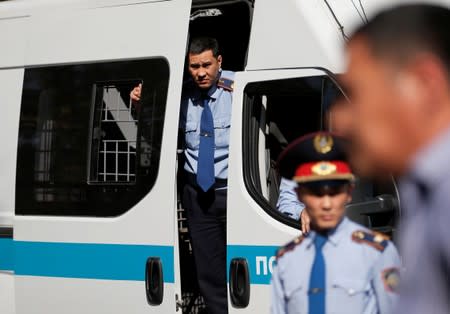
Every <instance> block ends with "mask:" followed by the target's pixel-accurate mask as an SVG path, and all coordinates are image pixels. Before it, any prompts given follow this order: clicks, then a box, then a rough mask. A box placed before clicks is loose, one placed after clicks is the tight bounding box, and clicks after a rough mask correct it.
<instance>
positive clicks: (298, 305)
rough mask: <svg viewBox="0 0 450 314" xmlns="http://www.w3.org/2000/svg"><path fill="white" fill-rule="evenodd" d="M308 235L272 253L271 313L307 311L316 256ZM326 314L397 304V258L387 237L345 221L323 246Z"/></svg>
mask: <svg viewBox="0 0 450 314" xmlns="http://www.w3.org/2000/svg"><path fill="white" fill-rule="evenodd" d="M315 235H316V234H315V232H314V231H312V232H310V234H309V235H308V236H307V237H299V238H297V239H296V240H294V241H293V242H291V243H289V244H288V245H286V246H285V247H283V248H281V249H280V250H279V252H278V254H277V256H278V259H277V265H276V267H275V269H274V273H273V276H272V283H271V285H272V307H271V313H272V314H285V313H289V314H293V313H308V285H309V278H310V272H311V268H312V264H313V261H314V256H315V248H314V237H315ZM322 251H323V255H324V259H325V273H326V275H325V282H326V283H325V285H326V288H325V302H326V304H325V310H326V312H327V313H343V314H351V313H355V314H361V313H383V314H384V313H390V312H391V310H392V307H393V306H394V305H395V304H394V303H395V301H396V300H397V297H398V295H397V293H396V288H397V282H398V276H399V268H400V259H399V255H398V253H397V249H396V248H395V246H394V245H393V243H392V242H390V241H389V240H387V238H386V237H384V236H382V235H380V234H375V233H373V232H371V231H369V230H368V229H366V228H365V227H363V226H361V225H358V224H356V223H354V222H352V221H350V220H349V219H348V218H344V219H343V220H342V221H341V223H340V224H339V225H338V226H337V228H336V229H335V230H334V231H333V232H331V233H330V234H329V236H328V240H327V242H326V243H325V245H324V247H323V248H322Z"/></svg>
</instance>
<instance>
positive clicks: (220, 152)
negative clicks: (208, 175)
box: [180, 70, 234, 179]
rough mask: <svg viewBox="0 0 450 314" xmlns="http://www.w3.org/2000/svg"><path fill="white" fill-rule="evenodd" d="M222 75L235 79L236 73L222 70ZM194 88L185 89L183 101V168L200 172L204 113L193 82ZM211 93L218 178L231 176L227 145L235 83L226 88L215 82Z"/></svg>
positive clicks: (215, 163)
mask: <svg viewBox="0 0 450 314" xmlns="http://www.w3.org/2000/svg"><path fill="white" fill-rule="evenodd" d="M220 78H222V79H224V78H225V79H227V80H226V83H228V82H230V81H232V80H233V79H234V72H231V71H224V70H222V71H221V74H220ZM192 85H193V86H192V87H191V88H187V89H186V90H184V92H183V97H182V100H181V114H180V129H182V130H184V132H185V145H186V147H185V150H184V153H185V156H186V158H185V160H186V162H185V164H184V169H185V170H186V171H188V172H190V173H197V161H198V150H199V146H200V119H201V116H202V112H203V100H202V95H201V91H200V90H199V89H198V88H196V87H195V86H194V84H193V83H192ZM208 96H209V97H210V98H211V99H210V101H209V106H210V108H211V111H212V114H213V118H214V141H215V149H214V171H215V176H216V178H221V179H227V178H228V146H229V138H230V122H231V103H232V100H233V92H232V86H229V88H224V87H221V86H217V85H213V86H212V87H211V88H210V89H209V91H208Z"/></svg>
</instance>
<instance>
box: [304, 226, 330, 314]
mask: <svg viewBox="0 0 450 314" xmlns="http://www.w3.org/2000/svg"><path fill="white" fill-rule="evenodd" d="M325 242H327V237H325V236H323V235H320V234H317V235H316V238H315V239H314V247H315V248H316V256H315V257H314V262H313V266H312V269H311V277H310V278H309V290H308V302H309V314H325V259H324V257H323V254H322V247H323V245H324V244H325Z"/></svg>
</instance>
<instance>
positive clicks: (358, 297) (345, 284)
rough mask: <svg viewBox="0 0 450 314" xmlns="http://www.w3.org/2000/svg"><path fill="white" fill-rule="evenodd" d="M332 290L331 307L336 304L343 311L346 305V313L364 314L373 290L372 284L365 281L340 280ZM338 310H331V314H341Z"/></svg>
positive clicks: (334, 284)
mask: <svg viewBox="0 0 450 314" xmlns="http://www.w3.org/2000/svg"><path fill="white" fill-rule="evenodd" d="M329 289H330V295H329V296H330V301H331V302H330V303H329V304H330V306H331V305H332V304H336V305H337V306H339V309H341V310H342V305H345V309H346V311H345V313H346V314H349V313H363V312H364V309H365V308H366V306H367V304H368V302H369V301H370V298H371V297H372V289H371V285H370V282H366V281H364V280H353V279H347V278H345V279H338V280H335V281H334V282H333V283H332V284H331V287H330V288H329ZM341 310H338V309H337V308H336V309H335V310H334V309H332V308H330V309H329V312H330V313H341V312H342V311H341Z"/></svg>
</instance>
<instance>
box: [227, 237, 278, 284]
mask: <svg viewBox="0 0 450 314" xmlns="http://www.w3.org/2000/svg"><path fill="white" fill-rule="evenodd" d="M278 248H279V247H278V246H256V245H228V246H227V261H228V262H227V265H228V269H227V273H228V276H227V277H228V280H229V278H230V277H229V272H230V269H229V268H230V262H231V259H233V258H245V259H246V260H247V263H248V267H249V272H250V274H249V275H250V283H251V284H260V285H268V284H270V278H271V277H272V269H273V267H274V266H275V264H276V263H275V256H276V251H277V250H278Z"/></svg>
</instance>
